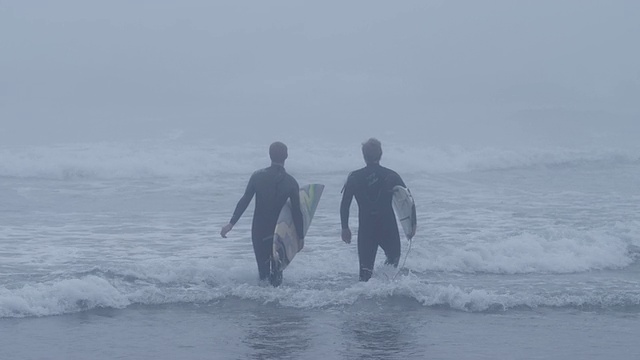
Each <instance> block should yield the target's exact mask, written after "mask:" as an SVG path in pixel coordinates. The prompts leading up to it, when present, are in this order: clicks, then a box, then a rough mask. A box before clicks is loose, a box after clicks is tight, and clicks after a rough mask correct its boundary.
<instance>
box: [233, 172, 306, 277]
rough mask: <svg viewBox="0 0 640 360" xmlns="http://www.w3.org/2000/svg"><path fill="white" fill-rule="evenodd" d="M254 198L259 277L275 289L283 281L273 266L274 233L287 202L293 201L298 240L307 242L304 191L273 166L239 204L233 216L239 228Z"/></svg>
mask: <svg viewBox="0 0 640 360" xmlns="http://www.w3.org/2000/svg"><path fill="white" fill-rule="evenodd" d="M254 194H255V195H256V207H255V210H254V213H253V224H252V226H251V238H252V241H253V251H254V252H255V254H256V262H257V263H258V274H259V276H260V280H266V279H267V278H268V279H269V281H270V282H271V284H272V285H274V286H278V285H280V282H281V281H282V273H281V272H280V273H272V272H271V266H270V260H271V254H272V250H273V233H274V231H275V229H276V222H277V221H278V216H279V215H280V210H282V207H283V206H284V204H285V203H286V202H287V199H291V214H292V216H293V223H294V225H295V227H296V232H297V233H298V237H300V238H303V235H302V212H301V211H300V188H299V186H298V182H297V181H296V180H295V179H294V178H293V176H291V175H289V174H288V173H287V172H286V171H285V169H284V167H282V166H281V165H278V164H272V165H271V166H270V167H268V168H265V169H261V170H258V171H256V172H254V173H253V175H251V178H250V179H249V184H247V189H246V190H245V192H244V195H243V196H242V198H241V199H240V201H238V205H237V206H236V209H235V211H234V212H233V216H232V217H231V221H230V222H231V224H234V225H235V223H236V222H237V221H238V219H240V216H242V213H244V211H245V210H246V209H247V207H248V206H249V203H250V202H251V199H252V198H253V195H254ZM270 275H271V276H270Z"/></svg>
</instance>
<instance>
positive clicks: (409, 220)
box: [393, 185, 417, 240]
mask: <svg viewBox="0 0 640 360" xmlns="http://www.w3.org/2000/svg"><path fill="white" fill-rule="evenodd" d="M393 210H395V212H396V216H397V217H398V220H399V221H400V224H401V225H402V230H404V234H405V235H406V236H407V239H409V240H411V238H412V237H413V235H414V234H415V232H416V227H417V219H416V204H415V202H414V201H413V196H411V192H410V191H409V189H407V188H406V187H403V186H400V185H398V186H395V187H394V188H393Z"/></svg>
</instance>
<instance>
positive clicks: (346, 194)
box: [340, 177, 353, 230]
mask: <svg viewBox="0 0 640 360" xmlns="http://www.w3.org/2000/svg"><path fill="white" fill-rule="evenodd" d="M350 180H351V177H349V178H348V179H347V183H346V184H345V185H344V188H343V189H342V201H341V202H340V223H341V225H342V229H343V230H344V229H348V228H349V208H350V207H351V201H352V200H353V189H352V186H351V184H350V183H349V181H350Z"/></svg>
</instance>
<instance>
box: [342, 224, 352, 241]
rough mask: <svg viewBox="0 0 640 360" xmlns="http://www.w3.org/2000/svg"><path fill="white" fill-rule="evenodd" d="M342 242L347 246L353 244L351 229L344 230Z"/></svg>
mask: <svg viewBox="0 0 640 360" xmlns="http://www.w3.org/2000/svg"><path fill="white" fill-rule="evenodd" d="M342 241H344V242H345V243H347V244H351V230H350V229H348V228H347V229H342Z"/></svg>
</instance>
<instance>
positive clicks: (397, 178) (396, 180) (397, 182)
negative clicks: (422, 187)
mask: <svg viewBox="0 0 640 360" xmlns="http://www.w3.org/2000/svg"><path fill="white" fill-rule="evenodd" d="M391 179H392V180H391V181H392V183H391V187H392V188H393V187H394V186H397V185H400V186H402V187H405V188H406V187H407V185H405V184H404V181H402V178H401V177H400V175H398V173H396V172H393V176H392V177H391Z"/></svg>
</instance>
